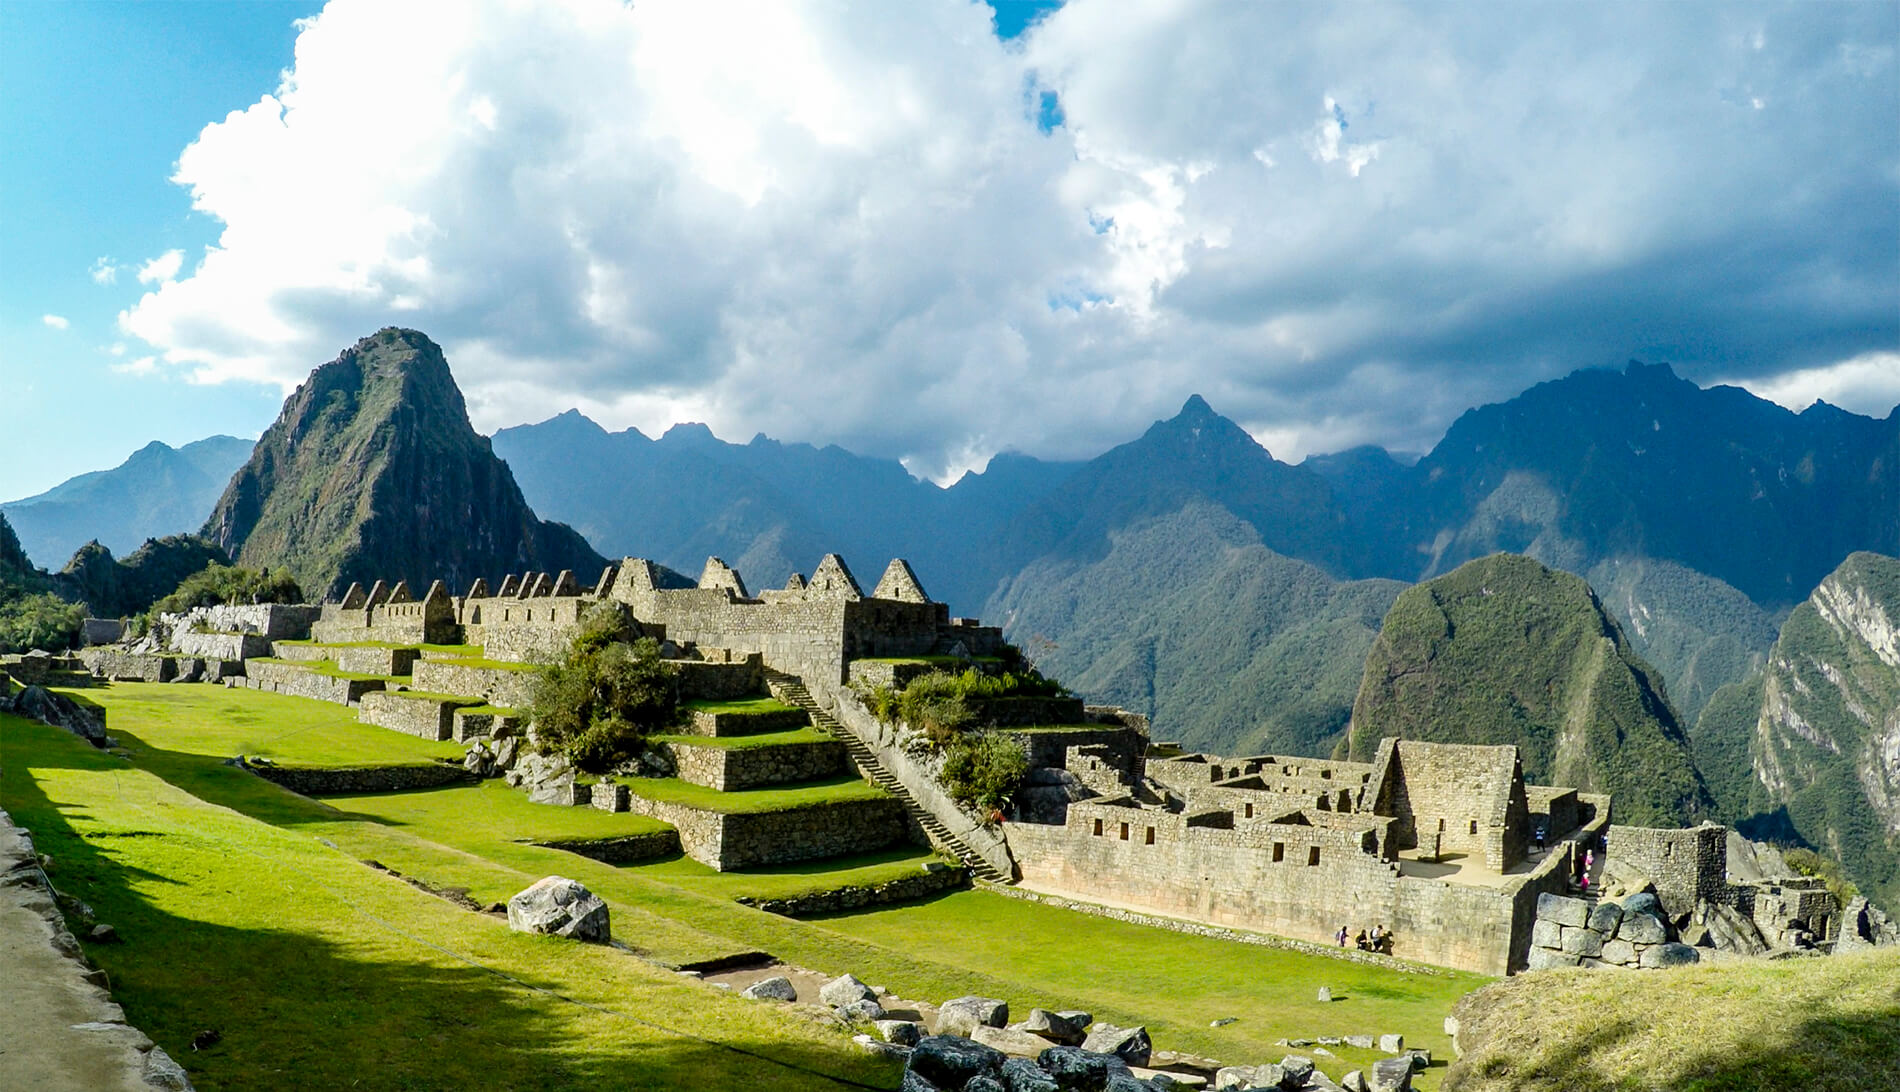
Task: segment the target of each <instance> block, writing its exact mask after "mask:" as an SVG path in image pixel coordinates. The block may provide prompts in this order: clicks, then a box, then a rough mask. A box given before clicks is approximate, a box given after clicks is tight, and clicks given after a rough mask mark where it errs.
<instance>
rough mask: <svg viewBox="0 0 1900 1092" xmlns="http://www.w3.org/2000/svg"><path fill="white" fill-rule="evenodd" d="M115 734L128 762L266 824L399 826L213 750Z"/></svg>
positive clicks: (175, 785)
mask: <svg viewBox="0 0 1900 1092" xmlns="http://www.w3.org/2000/svg"><path fill="white" fill-rule="evenodd" d="M114 734H115V735H116V736H117V737H118V739H119V741H120V742H121V743H124V744H125V745H126V748H127V749H128V750H130V751H131V752H132V758H131V764H132V765H134V766H136V767H137V768H139V769H142V770H145V771H146V772H148V773H151V774H154V775H156V776H158V777H160V778H162V779H164V780H165V781H166V782H167V783H169V784H170V785H171V786H172V787H173V788H176V789H179V790H181V791H183V792H188V793H190V794H191V795H193V796H195V797H197V798H198V799H200V800H203V801H205V802H206V803H211V804H217V805H218V806H219V807H225V808H230V809H231V810H232V811H235V812H238V813H240V814H243V815H247V816H249V817H250V818H252V819H256V820H257V821H258V822H260V823H269V824H270V825H271V826H274V827H296V826H301V825H303V824H305V823H336V822H347V821H352V820H353V821H356V822H364V823H375V824H377V825H379V826H399V825H401V824H399V823H397V822H395V821H393V820H389V819H386V818H384V817H383V816H380V815H368V814H364V813H361V812H353V811H344V810H342V809H341V808H335V807H332V806H330V805H329V804H325V803H323V802H322V801H320V800H315V799H312V798H310V797H308V796H299V795H298V794H297V793H294V792H292V791H290V790H289V789H286V788H284V787H283V786H282V785H278V784H276V783H274V782H270V781H266V780H264V779H263V778H261V777H258V776H257V775H256V774H253V773H250V772H248V771H246V770H242V769H239V768H238V767H236V766H227V765H225V760H223V759H220V758H215V757H213V756H211V755H203V754H198V753H196V752H193V751H170V750H166V749H165V748H163V747H160V746H158V745H156V744H154V743H151V742H149V741H147V740H145V739H143V738H141V737H140V736H138V735H137V734H136V733H133V732H127V731H119V732H115V733H114ZM119 761H124V760H119Z"/></svg>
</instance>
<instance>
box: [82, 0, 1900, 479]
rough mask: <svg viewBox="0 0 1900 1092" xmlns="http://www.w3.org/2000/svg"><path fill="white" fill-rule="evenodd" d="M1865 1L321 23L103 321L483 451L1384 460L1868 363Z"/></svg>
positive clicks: (494, 5)
mask: <svg viewBox="0 0 1900 1092" xmlns="http://www.w3.org/2000/svg"><path fill="white" fill-rule="evenodd" d="M1896 11H1900V9H1894V8H1893V7H1892V6H1891V5H1854V4H1844V5H1825V6H1816V5H1809V6H1805V7H1803V8H1801V9H1800V10H1799V11H1791V10H1788V9H1784V8H1779V7H1764V6H1757V5H1754V4H1745V5H1735V6H1732V8H1731V7H1720V8H1715V7H1705V6H1690V5H1610V6H1607V7H1601V8H1597V7H1591V8H1584V7H1576V6H1555V5H1553V6H1534V7H1532V8H1529V9H1519V8H1517V7H1509V8H1504V7H1499V6H1493V5H1482V4H1461V5H1381V6H1368V7H1364V8H1356V9H1355V11H1354V13H1353V14H1352V16H1351V17H1350V18H1347V17H1344V16H1342V15H1341V13H1340V12H1339V11H1338V10H1337V9H1334V8H1330V7H1321V6H1312V5H1289V4H1261V5H1238V4H1228V3H1219V2H1216V0H1118V2H1107V0H1071V2H1070V3H1068V4H1066V5H1065V6H1063V7H1062V8H1061V9H1059V10H1057V11H1055V12H1053V13H1051V14H1050V15H1048V16H1047V17H1045V18H1043V19H1042V20H1041V21H1040V22H1039V23H1038V25H1037V26H1036V27H1034V28H1033V29H1031V30H1030V31H1029V32H1028V33H1027V34H1026V35H1024V37H1023V38H1021V39H1020V40H1018V41H1017V42H1014V43H1011V44H1009V45H1004V44H1002V43H999V42H997V41H996V40H995V38H994V36H993V34H991V33H990V29H989V12H988V10H987V9H986V8H985V7H983V6H982V5H980V4H975V3H972V2H970V0H913V2H911V3H905V4H874V5H867V6H863V7H858V8H854V9H852V10H850V11H845V10H842V9H841V8H839V7H837V6H835V5H832V4H828V3H822V2H819V0H806V2H785V3H776V4H771V5H744V4H737V3H730V2H704V3H692V4H661V3H655V4H634V5H627V4H623V3H619V2H616V0H560V2H558V3H553V2H550V3H535V4H530V3H526V2H522V0H472V2H469V3H457V4H450V5H423V4H387V3H375V2H371V0H333V2H332V3H331V4H330V5H329V6H328V7H327V8H326V9H325V10H324V12H323V13H322V14H321V15H320V16H319V17H317V18H315V19H313V20H310V21H308V22H306V23H305V24H304V25H303V27H302V30H301V33H300V36H299V38H298V41H297V46H296V63H295V66H294V67H293V68H292V69H291V70H290V71H289V72H288V73H287V75H286V77H285V79H284V81H283V83H282V85H281V86H279V87H277V88H274V89H270V90H271V93H270V94H266V95H262V96H261V97H260V98H259V99H258V101H257V102H256V103H255V104H254V105H252V106H250V107H249V108H248V109H245V110H241V111H236V112H233V113H231V114H230V115H229V116H227V117H226V118H224V119H223V120H221V121H217V122H215V123H213V124H210V125H207V126H206V127H205V129H204V130H203V132H202V133H200V134H199V136H198V138H197V140H195V141H194V142H193V143H192V144H191V145H190V146H189V147H188V148H186V149H184V151H183V152H182V154H181V155H180V156H179V160H178V170H177V174H176V176H175V180H176V181H177V182H178V183H179V184H180V185H182V186H185V187H187V188H188V189H189V190H190V192H191V196H192V201H193V204H194V206H195V208H196V209H197V210H199V211H200V212H202V213H205V214H207V215H209V216H212V217H215V218H216V219H217V220H219V221H221V222H222V223H223V225H224V229H223V233H222V236H221V237H220V239H219V240H218V243H217V245H216V246H214V247H212V248H210V249H208V251H207V252H206V253H205V255H204V258H203V260H202V261H201V262H200V263H198V265H197V267H196V268H195V269H193V270H191V271H190V272H189V274H187V275H184V276H183V277H182V278H180V274H181V273H184V272H185V271H184V269H183V264H184V263H183V259H184V255H183V253H182V252H180V251H173V252H169V253H167V254H166V255H165V256H164V257H162V258H160V259H156V260H154V262H152V263H148V264H147V265H146V266H145V268H144V269H143V270H141V271H140V280H141V282H143V283H145V284H148V285H153V286H154V287H153V288H152V289H151V290H150V291H149V292H147V293H146V294H145V295H144V296H143V297H142V298H141V299H140V300H139V301H138V302H137V303H136V304H134V305H133V306H131V307H130V308H128V309H127V310H126V311H125V312H124V313H123V314H122V315H121V317H120V324H121V326H122V328H123V330H124V331H125V333H127V334H128V335H131V336H134V337H136V338H138V339H141V340H143V341H144V342H145V343H147V344H148V345H150V346H151V347H152V353H153V355H154V356H155V357H156V358H157V359H158V360H159V361H162V362H164V363H167V364H176V365H182V366H184V369H185V370H186V371H187V372H188V373H189V374H191V375H193V376H195V377H196V378H198V379H200V380H202V381H212V382H215V381H221V380H224V379H231V378H248V379H259V380H267V381H274V382H278V383H281V384H285V385H289V384H293V383H295V382H297V381H299V380H301V379H302V378H303V376H304V375H305V374H307V372H308V370H309V369H310V368H311V367H312V366H314V365H315V364H317V363H320V362H322V361H324V360H327V359H330V358H331V357H333V356H334V355H335V354H336V352H337V351H338V350H339V349H341V348H343V347H344V346H347V345H348V344H350V343H351V342H352V341H354V340H355V339H356V338H357V337H359V336H361V335H363V334H366V333H369V332H371V331H373V330H374V329H376V328H377V327H379V326H382V325H384V324H387V323H391V322H396V323H401V324H403V325H409V326H414V327H417V328H420V329H422V330H425V331H427V332H428V333H430V334H431V335H433V336H434V337H436V338H437V339H438V340H440V341H441V342H443V344H444V346H445V348H446V349H447V350H448V352H449V357H450V361H451V363H452V364H453V365H454V366H455V369H456V373H457V377H458V379H459V380H460V381H461V382H462V383H463V385H464V387H465V389H466V390H467V392H468V395H469V400H470V405H471V407H472V412H473V414H474V416H475V418H476V422H477V424H478V426H480V427H484V428H493V427H497V426H501V425H506V424H513V423H516V422H519V421H522V420H528V419H533V418H536V417H538V416H545V415H547V414H548V413H552V412H555V411H558V410H560V409H564V408H567V407H569V406H575V405H579V406H581V407H582V408H583V409H584V410H586V411H587V412H588V413H589V414H590V415H594V416H596V417H597V419H600V420H601V421H602V422H603V423H604V424H607V425H609V426H610V427H622V426H625V425H637V426H639V427H641V428H642V429H644V430H648V431H653V430H656V429H661V428H664V427H665V425H666V424H668V423H670V420H672V419H677V417H678V416H680V415H689V414H690V415H692V416H694V417H697V418H699V419H702V420H705V421H707V422H708V423H709V424H711V425H713V427H714V428H715V430H716V431H718V432H719V433H720V434H722V435H731V436H745V435H750V434H751V432H753V431H754V430H764V431H767V432H769V433H771V434H774V435H778V436H783V437H787V438H798V439H810V440H815V441H821V442H822V441H836V442H840V443H843V444H845V445H847V446H850V447H854V448H857V449H859V450H866V451H875V452H878V453H881V454H888V455H895V456H902V457H906V458H907V461H908V465H910V466H912V467H913V468H915V469H917V470H918V472H920V473H924V474H933V475H934V474H941V473H945V472H948V471H950V470H953V469H954V468H956V467H958V466H965V465H973V464H978V463H980V462H981V461H982V459H983V458H984V457H985V456H986V455H987V454H988V453H989V452H992V451H994V450H997V449H998V448H1001V447H1006V446H1017V447H1020V448H1023V449H1026V450H1030V451H1034V452H1037V453H1041V454H1050V455H1075V454H1084V453H1092V452H1093V451H1094V450H1098V449H1099V448H1100V447H1101V446H1102V444H1103V443H1104V442H1105V440H1106V439H1108V438H1112V437H1118V436H1125V435H1128V434H1130V433H1132V432H1133V431H1136V430H1138V429H1139V428H1140V427H1141V425H1142V424H1144V423H1145V422H1146V421H1147V420H1149V419H1151V418H1153V417H1154V416H1155V415H1157V414H1158V413H1163V412H1172V410H1173V409H1174V408H1175V407H1177V406H1179V404H1180V403H1181V401H1182V399H1183V398H1184V397H1185V396H1186V395H1187V394H1188V393H1189V392H1191V391H1195V390H1201V391H1204V392H1205V393H1207V394H1208V396H1209V397H1210V399H1212V400H1213V402H1214V404H1215V406H1216V408H1217V409H1220V410H1221V411H1223V412H1226V413H1228V414H1229V415H1231V416H1234V417H1235V418H1237V419H1240V420H1243V421H1245V422H1247V425H1248V427H1249V429H1251V430H1253V431H1254V432H1255V433H1256V435H1263V436H1272V437H1274V439H1275V444H1276V445H1277V448H1283V449H1286V450H1290V451H1299V450H1322V449H1323V447H1322V446H1320V445H1323V444H1325V443H1328V442H1331V441H1333V440H1335V439H1337V438H1350V439H1352V440H1355V441H1357V440H1364V439H1372V440H1379V441H1381V442H1385V443H1389V444H1394V445H1396V446H1401V447H1407V448H1411V449H1418V448H1421V447H1423V446H1425V445H1426V444H1428V443H1429V442H1430V440H1431V439H1432V438H1433V437H1434V435H1435V434H1436V432H1437V431H1438V430H1439V429H1441V428H1442V427H1443V426H1444V424H1445V423H1447V421H1448V420H1449V419H1450V417H1451V416H1453V415H1455V414H1456V413H1457V412H1458V411H1459V410H1461V409H1463V408H1464V407H1465V406H1466V405H1469V404H1470V403H1471V402H1473V401H1475V400H1482V399H1487V398H1496V397H1502V396H1508V395H1509V394H1511V393H1514V392H1515V391H1516V390H1518V389H1520V388H1521V387H1523V386H1525V385H1527V384H1528V383H1530V382H1533V381H1535V380H1538V379H1542V378H1547V377H1549V376H1550V375H1551V374H1554V373H1560V372H1562V371H1566V370H1568V369H1569V368H1571V367H1574V366H1579V365H1585V364H1600V363H1620V362H1621V361H1622V360H1623V359H1625V358H1626V357H1629V356H1633V355H1644V356H1647V357H1650V358H1653V359H1664V358H1666V359H1670V360H1672V361H1674V362H1675V363H1676V364H1677V366H1678V368H1679V370H1681V371H1683V372H1684V373H1685V374H1689V375H1699V376H1708V375H1713V374H1717V369H1720V370H1721V372H1722V373H1723V374H1734V373H1736V372H1737V371H1740V372H1742V373H1745V375H1744V377H1745V378H1746V377H1760V376H1763V375H1767V374H1770V373H1773V372H1776V371H1785V370H1789V369H1791V368H1802V367H1819V366H1822V365H1824V364H1828V363H1829V362H1832V361H1837V360H1841V359H1844V358H1849V357H1853V356H1856V355H1858V354H1860V353H1863V352H1867V351H1871V350H1875V349H1881V350H1885V349H1891V348H1893V347H1894V344H1895V341H1896V340H1897V339H1900V335H1897V334H1896V332H1895V326H1896V323H1895V321H1894V316H1893V308H1892V305H1891V301H1892V299H1893V298H1894V294H1895V292H1896V291H1900V275H1897V272H1896V268H1895V266H1896V262H1895V259H1894V256H1893V255H1892V254H1891V253H1890V251H1891V248H1878V247H1871V246H1866V245H1862V242H1863V241H1864V240H1867V239H1875V238H1892V237H1893V234H1894V231H1895V230H1896V229H1900V216H1896V215H1895V210H1896V209H1897V208H1900V201H1896V198H1895V194H1896V185H1895V180H1896V179H1900V166H1897V165H1900V147H1897V145H1900V141H1897V140H1896V137H1895V134H1894V131H1893V128H1892V126H1891V123H1890V122H1891V119H1890V118H1887V117H1885V116H1884V115H1883V112H1882V111H1880V110H1877V109H1873V108H1871V107H1870V106H1869V105H1868V104H1873V103H1880V102H1891V101H1893V100H1894V98H1895V97H1896V95H1900V80H1897V77H1896V73H1895V66H1894V65H1892V64H1891V63H1889V60H1890V57H1891V53H1892V50H1891V48H1890V46H1889V43H1890V41H1891V40H1892V39H1893V38H1894V34H1895V32H1896V29H1900V27H1897V26H1896V24H1897V23H1900V19H1897V18H1896ZM1507 15H1508V17H1506V16H1507ZM415 41H428V42H429V43H430V47H429V48H428V49H427V50H417V49H415V48H414V47H413V43H414V42H415ZM364 72H374V73H376V74H377V75H376V78H375V79H364V78H363V75H362V74H363V73H364ZM259 90H260V91H263V90H265V89H262V88H260V89H259ZM1044 92H1050V93H1054V94H1056V95H1058V96H1059V103H1060V113H1061V115H1062V117H1063V119H1064V121H1063V123H1062V125H1061V126H1060V127H1058V128H1056V129H1055V130H1054V131H1053V132H1050V133H1047V134H1045V133H1042V132H1041V131H1039V129H1038V127H1037V124H1036V119H1037V114H1038V112H1039V107H1040V102H1041V99H1040V96H1041V95H1042V94H1043V93H1044ZM1755 99H1760V100H1762V101H1763V102H1764V103H1766V104H1773V105H1774V107H1775V108H1774V109H1772V110H1752V109H1735V107H1736V106H1738V105H1752V104H1753V101H1754V100H1755ZM1316 106H1319V107H1321V112H1320V115H1319V117H1318V119H1317V120H1315V107H1316ZM1263 168H1266V169H1263ZM161 263H164V264H161ZM148 274H150V275H149V276H148ZM1737 361H1741V362H1744V365H1741V366H1738V365H1737V363H1736V362H1737Z"/></svg>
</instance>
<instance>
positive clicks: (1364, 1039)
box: [1346, 1035, 1372, 1050]
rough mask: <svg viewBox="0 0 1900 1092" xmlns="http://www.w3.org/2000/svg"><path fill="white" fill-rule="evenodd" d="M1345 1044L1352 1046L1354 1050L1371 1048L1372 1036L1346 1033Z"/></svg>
mask: <svg viewBox="0 0 1900 1092" xmlns="http://www.w3.org/2000/svg"><path fill="white" fill-rule="evenodd" d="M1346 1045H1347V1046H1349V1047H1352V1048H1353V1049H1354V1050H1371V1049H1372V1036H1370V1035H1348V1036H1346Z"/></svg>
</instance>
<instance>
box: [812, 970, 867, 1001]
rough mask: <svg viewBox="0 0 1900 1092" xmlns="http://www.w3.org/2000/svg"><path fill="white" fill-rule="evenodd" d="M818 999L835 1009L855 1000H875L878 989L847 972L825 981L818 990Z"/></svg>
mask: <svg viewBox="0 0 1900 1092" xmlns="http://www.w3.org/2000/svg"><path fill="white" fill-rule="evenodd" d="M818 999H819V1000H820V1001H823V1002H824V1003H825V1004H827V1005H830V1006H831V1007H832V1008H834V1009H835V1008H837V1007H839V1006H840V1005H849V1004H850V1003H851V1002H853V1001H875V1000H877V991H876V990H873V989H872V988H871V987H869V986H867V985H865V984H864V983H863V982H861V981H859V980H858V976H857V975H854V974H847V975H842V976H840V977H838V978H834V979H832V980H831V981H829V982H827V983H825V985H824V987H823V988H822V989H820V990H819V991H818Z"/></svg>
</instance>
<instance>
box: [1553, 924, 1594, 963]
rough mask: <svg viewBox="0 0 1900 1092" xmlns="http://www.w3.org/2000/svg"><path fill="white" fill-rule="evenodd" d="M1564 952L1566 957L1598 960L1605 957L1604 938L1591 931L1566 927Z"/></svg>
mask: <svg viewBox="0 0 1900 1092" xmlns="http://www.w3.org/2000/svg"><path fill="white" fill-rule="evenodd" d="M1563 951H1564V954H1565V955H1573V956H1588V957H1590V958H1592V959H1595V958H1598V957H1600V956H1602V955H1603V937H1602V935H1601V934H1599V933H1597V932H1595V931H1593V930H1590V929H1575V928H1572V927H1570V926H1567V925H1566V926H1565V927H1564V942H1563Z"/></svg>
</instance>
